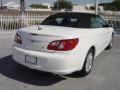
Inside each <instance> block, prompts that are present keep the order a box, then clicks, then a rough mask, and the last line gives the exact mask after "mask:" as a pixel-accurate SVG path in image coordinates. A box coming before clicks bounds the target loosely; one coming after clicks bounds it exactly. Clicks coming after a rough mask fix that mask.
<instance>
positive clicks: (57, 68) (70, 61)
mask: <svg viewBox="0 0 120 90" xmlns="http://www.w3.org/2000/svg"><path fill="white" fill-rule="evenodd" d="M26 55H28V56H33V57H36V58H37V64H36V65H35V64H30V63H27V62H25V56H26ZM80 57H81V58H80ZM13 59H14V60H15V61H16V62H18V63H19V64H22V65H24V66H26V67H28V68H31V69H36V70H41V71H46V72H51V73H55V74H62V75H65V74H71V73H73V72H75V71H79V70H81V69H82V66H83V62H84V61H83V60H84V58H82V56H80V55H69V54H58V53H57V54H56V53H48V52H38V51H31V50H25V49H22V48H18V47H14V48H13Z"/></svg>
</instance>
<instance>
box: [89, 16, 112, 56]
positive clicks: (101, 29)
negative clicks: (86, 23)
mask: <svg viewBox="0 0 120 90" xmlns="http://www.w3.org/2000/svg"><path fill="white" fill-rule="evenodd" d="M90 27H91V28H93V30H94V31H95V32H96V36H95V37H94V38H95V39H94V40H95V41H94V42H95V45H96V49H97V54H99V53H100V52H101V51H103V50H104V49H105V48H106V46H107V45H108V43H109V39H110V31H109V28H108V27H107V23H106V22H105V21H104V20H103V19H102V18H101V17H100V16H95V17H93V18H91V26H90Z"/></svg>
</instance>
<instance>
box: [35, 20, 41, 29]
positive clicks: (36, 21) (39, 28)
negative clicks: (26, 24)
mask: <svg viewBox="0 0 120 90" xmlns="http://www.w3.org/2000/svg"><path fill="white" fill-rule="evenodd" d="M36 25H37V27H38V30H40V29H41V28H40V26H39V24H38V22H37V21H36Z"/></svg>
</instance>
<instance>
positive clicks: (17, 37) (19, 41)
mask: <svg viewBox="0 0 120 90" xmlns="http://www.w3.org/2000/svg"><path fill="white" fill-rule="evenodd" d="M15 42H16V43H19V44H22V38H21V36H20V35H19V34H18V33H17V34H16V36H15Z"/></svg>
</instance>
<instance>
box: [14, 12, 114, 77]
mask: <svg viewBox="0 0 120 90" xmlns="http://www.w3.org/2000/svg"><path fill="white" fill-rule="evenodd" d="M112 38H113V28H112V27H111V26H110V25H108V24H107V23H106V22H105V21H104V20H103V19H102V18H101V17H100V16H98V15H95V14H88V13H77V12H62V13H57V14H54V15H51V16H50V17H48V18H47V19H46V20H44V21H43V22H42V23H41V25H35V26H30V27H26V28H22V29H20V30H18V31H17V33H16V36H15V43H14V45H13V59H14V60H15V61H16V62H18V63H19V64H22V65H24V66H26V67H28V68H31V69H36V70H41V71H46V72H51V73H54V74H61V75H66V74H71V73H73V72H75V71H82V73H83V74H84V75H87V74H88V73H90V71H91V69H92V66H93V61H94V59H95V57H96V56H98V55H99V54H100V53H101V52H102V51H103V50H104V49H106V48H107V49H110V48H111V47H112Z"/></svg>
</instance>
